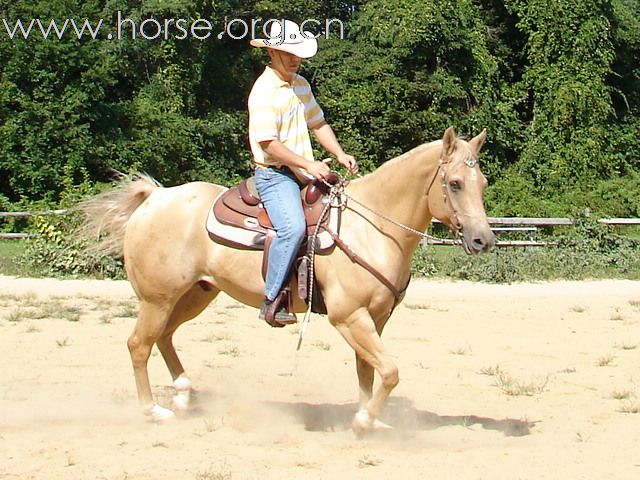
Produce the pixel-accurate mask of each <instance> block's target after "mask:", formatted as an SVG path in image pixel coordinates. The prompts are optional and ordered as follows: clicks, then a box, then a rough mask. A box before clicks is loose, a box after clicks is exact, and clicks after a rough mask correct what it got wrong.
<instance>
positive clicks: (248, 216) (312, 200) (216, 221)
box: [206, 176, 342, 253]
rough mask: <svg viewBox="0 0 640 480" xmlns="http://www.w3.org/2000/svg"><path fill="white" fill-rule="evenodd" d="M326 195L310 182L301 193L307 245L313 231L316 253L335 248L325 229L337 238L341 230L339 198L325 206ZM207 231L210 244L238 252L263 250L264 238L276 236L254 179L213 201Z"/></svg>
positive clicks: (322, 186)
mask: <svg viewBox="0 0 640 480" xmlns="http://www.w3.org/2000/svg"><path fill="white" fill-rule="evenodd" d="M331 180H333V182H332V181H331ZM337 180H338V178H337V176H335V178H333V179H330V180H329V183H332V184H333V183H336V182H337ZM328 192H329V187H327V186H326V185H325V184H324V183H321V182H311V183H310V184H309V185H307V186H306V187H305V188H303V189H302V191H301V202H302V206H303V211H304V214H305V219H306V221H307V239H308V241H310V238H311V237H312V236H313V234H314V232H315V231H316V228H317V230H318V234H317V236H316V244H315V251H316V253H324V252H327V251H329V250H330V249H331V248H333V246H334V243H335V242H334V240H333V237H332V235H331V234H330V233H329V232H328V231H327V230H326V228H328V229H329V230H330V231H331V232H335V234H339V230H340V214H341V211H342V209H341V206H340V198H337V197H336V198H335V199H334V201H333V202H332V203H333V204H332V205H329V206H327V204H328V203H329V201H330V197H329V196H328V195H327V193H328ZM323 212H324V215H323ZM321 217H322V218H321ZM318 224H320V225H319V226H318ZM206 227H207V231H208V232H209V237H210V238H211V239H212V240H214V241H215V242H217V243H221V244H223V245H227V246H230V247H233V248H239V249H248V250H264V248H265V241H266V238H267V236H275V231H274V230H273V226H272V225H271V221H270V220H269V217H268V215H267V212H266V210H265V209H264V207H263V205H262V203H261V201H260V198H259V196H258V193H257V190H256V189H255V184H254V181H253V177H252V178H249V179H245V180H243V181H242V182H241V183H240V184H239V185H238V186H236V187H232V188H229V189H227V190H225V191H223V192H222V193H221V194H220V195H218V197H216V199H215V200H214V202H213V206H212V208H211V210H210V211H209V215H208V217H207V224H206Z"/></svg>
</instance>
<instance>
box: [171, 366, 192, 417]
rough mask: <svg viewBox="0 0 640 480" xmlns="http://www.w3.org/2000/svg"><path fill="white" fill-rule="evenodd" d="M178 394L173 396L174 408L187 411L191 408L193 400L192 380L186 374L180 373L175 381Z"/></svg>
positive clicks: (174, 384)
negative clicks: (190, 404)
mask: <svg viewBox="0 0 640 480" xmlns="http://www.w3.org/2000/svg"><path fill="white" fill-rule="evenodd" d="M173 386H174V387H175V389H176V394H175V395H174V396H173V409H174V410H178V411H185V410H188V409H189V403H190V401H191V380H189V379H188V378H187V377H186V376H184V375H180V376H179V377H178V378H176V379H175V380H174V382H173Z"/></svg>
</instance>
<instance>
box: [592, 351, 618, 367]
mask: <svg viewBox="0 0 640 480" xmlns="http://www.w3.org/2000/svg"><path fill="white" fill-rule="evenodd" d="M615 358H616V357H615V356H614V355H612V354H611V353H609V354H607V355H603V356H601V357H598V360H597V361H596V365H597V366H599V367H608V366H611V365H612V364H613V360H614V359H615Z"/></svg>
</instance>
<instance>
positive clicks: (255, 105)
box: [248, 20, 358, 327]
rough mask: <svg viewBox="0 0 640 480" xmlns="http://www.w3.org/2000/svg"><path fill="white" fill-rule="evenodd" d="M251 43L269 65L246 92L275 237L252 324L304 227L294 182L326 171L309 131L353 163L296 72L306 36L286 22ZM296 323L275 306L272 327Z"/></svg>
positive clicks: (310, 40)
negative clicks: (316, 155)
mask: <svg viewBox="0 0 640 480" xmlns="http://www.w3.org/2000/svg"><path fill="white" fill-rule="evenodd" d="M251 45H252V46H254V47H258V48H266V49H267V53H268V55H269V58H270V59H271V63H270V65H269V66H267V67H266V68H265V70H264V72H263V73H262V74H261V75H260V77H259V78H258V79H257V80H256V82H255V83H254V85H253V88H252V90H251V93H250V94H249V102H248V106H249V143H250V145H251V152H252V154H253V160H254V165H255V183H256V188H257V190H258V193H259V194H260V197H261V199H262V203H263V205H264V207H265V209H266V210H267V213H268V215H269V218H270V220H271V223H272V224H273V227H274V229H275V231H276V237H275V238H274V240H273V243H272V244H271V248H270V250H269V259H268V260H269V263H268V265H269V266H268V269H267V275H266V282H265V283H266V285H265V300H264V303H263V305H262V307H261V308H260V315H259V318H260V319H261V320H265V317H266V312H267V309H268V308H269V306H270V305H271V304H272V302H273V301H274V300H275V299H276V297H277V295H278V293H279V292H280V291H281V290H282V289H283V288H284V286H285V284H286V282H287V280H288V277H289V272H290V269H291V266H292V264H293V261H294V260H295V256H296V253H297V251H298V249H299V248H300V245H301V243H302V240H303V238H304V235H305V231H306V225H305V219H304V213H303V211H302V204H301V201H300V188H301V184H303V183H305V182H307V181H308V180H309V179H310V178H311V177H313V178H316V179H319V180H323V179H325V178H327V176H328V175H329V173H330V170H329V167H328V166H327V164H326V163H324V162H317V161H314V158H313V151H312V148H311V141H310V138H309V129H311V131H312V132H313V133H314V135H315V137H316V138H317V140H318V141H319V142H320V144H321V145H322V146H323V147H324V148H325V149H326V150H327V151H328V152H329V153H331V154H333V155H334V156H335V157H336V158H337V160H338V162H339V163H340V164H341V165H343V166H344V167H346V168H347V169H348V170H349V171H350V172H351V173H357V171H358V164H357V163H356V160H355V159H354V158H353V156H351V155H347V154H346V153H345V152H344V151H343V150H342V147H341V146H340V143H339V142H338V140H337V139H336V136H335V134H334V132H333V130H332V129H331V127H330V126H329V125H328V124H327V123H326V121H325V119H324V114H323V112H322V109H321V108H320V106H319V105H318V104H317V103H316V100H315V98H314V96H313V92H312V91H311V86H310V85H309V83H308V82H307V80H305V79H304V78H303V77H302V76H301V75H299V74H297V73H296V72H297V70H298V68H299V67H300V63H301V61H302V59H303V58H310V57H312V56H314V55H315V54H316V51H317V50H318V44H317V41H316V39H315V38H314V37H313V36H312V34H310V33H308V32H304V31H303V32H301V31H300V27H299V26H298V25H297V24H296V23H294V22H292V21H290V20H284V21H272V23H271V27H270V35H269V38H267V39H253V40H251ZM295 322H296V317H295V315H293V314H291V313H287V312H286V310H285V307H284V305H282V306H281V307H279V308H278V311H277V312H276V314H275V318H274V323H275V324H272V326H277V327H282V326H284V325H288V324H290V323H295Z"/></svg>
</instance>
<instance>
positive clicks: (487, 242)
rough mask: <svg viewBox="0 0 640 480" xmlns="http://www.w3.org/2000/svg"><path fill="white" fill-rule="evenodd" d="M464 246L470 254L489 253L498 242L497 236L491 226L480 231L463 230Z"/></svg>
mask: <svg viewBox="0 0 640 480" xmlns="http://www.w3.org/2000/svg"><path fill="white" fill-rule="evenodd" d="M461 237H462V248H464V251H465V252H466V253H467V254H468V255H478V254H480V253H487V252H488V251H489V250H491V249H492V248H493V247H494V245H495V244H496V236H495V235H494V233H493V232H492V231H491V229H490V228H486V229H482V230H480V231H478V232H473V231H464V230H463V231H462V232H461Z"/></svg>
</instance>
